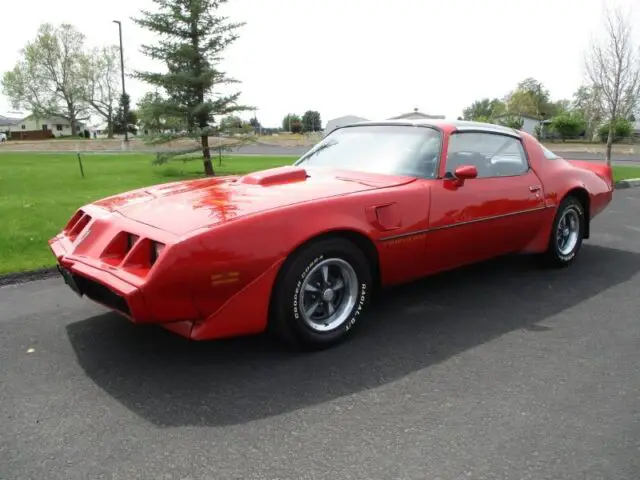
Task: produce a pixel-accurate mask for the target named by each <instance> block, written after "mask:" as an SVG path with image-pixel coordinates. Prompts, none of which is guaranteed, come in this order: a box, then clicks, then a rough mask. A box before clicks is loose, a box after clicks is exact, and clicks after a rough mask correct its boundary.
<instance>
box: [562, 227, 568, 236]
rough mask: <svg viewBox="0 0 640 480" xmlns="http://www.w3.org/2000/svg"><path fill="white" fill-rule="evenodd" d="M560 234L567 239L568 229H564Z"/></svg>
mask: <svg viewBox="0 0 640 480" xmlns="http://www.w3.org/2000/svg"><path fill="white" fill-rule="evenodd" d="M562 234H563V235H564V236H565V237H568V236H569V229H568V228H565V229H564V231H563V232H562Z"/></svg>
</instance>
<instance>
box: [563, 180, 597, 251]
mask: <svg viewBox="0 0 640 480" xmlns="http://www.w3.org/2000/svg"><path fill="white" fill-rule="evenodd" d="M569 197H574V198H576V199H577V200H578V201H579V202H580V203H581V204H582V207H583V208H584V222H585V223H584V236H583V238H589V236H590V233H591V228H590V227H591V197H590V196H589V192H588V191H587V189H586V188H584V187H574V188H572V189H570V190H569V191H568V192H567V193H566V194H565V195H564V197H562V201H564V200H565V199H566V198H569Z"/></svg>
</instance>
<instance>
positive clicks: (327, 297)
mask: <svg viewBox="0 0 640 480" xmlns="http://www.w3.org/2000/svg"><path fill="white" fill-rule="evenodd" d="M333 295H334V292H333V289H331V288H327V289H326V290H325V291H324V292H322V300H324V301H325V302H330V301H331V300H333Z"/></svg>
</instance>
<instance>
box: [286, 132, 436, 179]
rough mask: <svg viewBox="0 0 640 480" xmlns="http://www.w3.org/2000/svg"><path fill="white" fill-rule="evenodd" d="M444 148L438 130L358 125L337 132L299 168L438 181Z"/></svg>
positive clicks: (303, 158) (324, 140) (307, 154)
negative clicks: (435, 178) (404, 176)
mask: <svg viewBox="0 0 640 480" xmlns="http://www.w3.org/2000/svg"><path fill="white" fill-rule="evenodd" d="M440 147H441V133H440V132H439V131H438V130H436V129H434V128H428V127H412V126H402V125H358V126H354V127H345V128H340V129H338V130H334V131H333V132H332V133H330V134H329V135H328V136H327V137H325V138H324V139H323V140H322V141H321V142H320V143H318V144H317V145H316V146H315V147H313V148H312V149H311V150H310V151H309V152H307V153H306V154H305V155H303V156H302V157H301V158H300V160H298V161H297V162H296V163H295V164H296V165H299V166H310V167H333V168H344V169H347V170H357V171H362V172H369V173H383V174H389V175H407V176H411V177H422V178H434V177H435V176H436V174H437V167H438V160H439V158H440Z"/></svg>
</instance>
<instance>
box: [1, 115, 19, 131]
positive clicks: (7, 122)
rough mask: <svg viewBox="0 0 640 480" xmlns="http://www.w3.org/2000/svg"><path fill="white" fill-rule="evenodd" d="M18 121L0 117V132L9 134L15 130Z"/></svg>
mask: <svg viewBox="0 0 640 480" xmlns="http://www.w3.org/2000/svg"><path fill="white" fill-rule="evenodd" d="M19 121H20V119H19V118H12V117H5V116H4V115H0V132H3V133H4V132H10V131H11V130H13V129H15V125H16V124H17V123H18V122H19Z"/></svg>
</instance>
